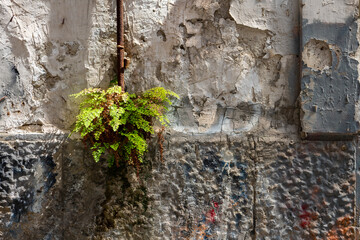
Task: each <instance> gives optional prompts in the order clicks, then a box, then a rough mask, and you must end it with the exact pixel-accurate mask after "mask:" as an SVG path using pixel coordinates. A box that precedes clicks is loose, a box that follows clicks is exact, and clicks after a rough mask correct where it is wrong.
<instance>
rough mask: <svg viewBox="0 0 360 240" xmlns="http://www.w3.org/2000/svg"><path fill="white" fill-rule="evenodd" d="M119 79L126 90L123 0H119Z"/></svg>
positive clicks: (119, 83)
mask: <svg viewBox="0 0 360 240" xmlns="http://www.w3.org/2000/svg"><path fill="white" fill-rule="evenodd" d="M116 16H117V60H118V67H117V79H118V85H119V86H121V89H122V91H125V80H124V70H125V69H124V4H123V0H117V8H116Z"/></svg>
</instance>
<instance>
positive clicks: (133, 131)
mask: <svg viewBox="0 0 360 240" xmlns="http://www.w3.org/2000/svg"><path fill="white" fill-rule="evenodd" d="M71 96H73V97H75V98H83V100H82V102H81V103H80V113H79V114H78V115H77V120H76V124H75V128H74V130H73V132H79V133H80V134H81V137H82V138H83V139H84V140H85V141H86V142H89V143H90V144H91V150H92V155H93V157H94V159H95V161H96V162H98V161H99V160H100V159H101V156H102V155H103V154H104V153H105V152H108V153H110V156H111V157H110V158H109V159H108V165H109V166H110V167H111V166H112V165H113V164H114V162H115V163H116V165H117V166H119V161H125V162H127V163H128V164H130V165H135V166H137V167H139V166H140V164H141V163H142V162H143V158H144V154H145V153H146V151H147V149H148V144H147V140H148V139H149V138H150V136H151V135H152V134H154V127H153V120H158V121H159V122H160V123H161V124H162V125H163V126H167V125H168V123H169V120H168V119H167V117H166V115H165V113H166V112H167V111H168V106H169V105H171V104H172V102H171V100H170V98H171V97H175V98H179V96H178V95H177V94H176V93H174V92H172V91H169V90H166V89H164V88H162V87H156V88H152V89H149V90H147V91H145V92H144V93H142V94H140V95H136V94H129V93H127V92H122V89H121V87H119V86H113V87H110V88H109V89H107V90H103V89H100V88H88V89H85V90H83V91H81V92H79V93H77V94H73V95H71Z"/></svg>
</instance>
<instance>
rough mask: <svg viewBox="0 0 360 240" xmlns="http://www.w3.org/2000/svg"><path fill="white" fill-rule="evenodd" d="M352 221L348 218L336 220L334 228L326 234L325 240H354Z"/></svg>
mask: <svg viewBox="0 0 360 240" xmlns="http://www.w3.org/2000/svg"><path fill="white" fill-rule="evenodd" d="M352 220H353V218H352V217H350V216H345V217H341V218H338V219H337V221H336V224H335V226H333V227H332V228H331V230H330V231H329V232H328V234H327V236H326V237H327V238H326V239H327V240H340V239H347V240H352V239H355V234H354V227H353V226H352V222H353V221H352Z"/></svg>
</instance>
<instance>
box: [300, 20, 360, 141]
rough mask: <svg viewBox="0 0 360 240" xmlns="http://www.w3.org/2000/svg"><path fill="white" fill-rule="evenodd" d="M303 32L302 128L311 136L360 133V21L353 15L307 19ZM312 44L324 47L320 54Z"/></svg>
mask: <svg viewBox="0 0 360 240" xmlns="http://www.w3.org/2000/svg"><path fill="white" fill-rule="evenodd" d="M302 33H303V35H302V40H303V45H302V52H303V63H304V64H303V67H302V80H301V94H300V99H301V110H302V117H301V120H302V131H303V132H304V133H306V134H307V135H308V136H310V137H311V135H312V136H316V137H321V136H323V137H331V136H349V135H353V134H355V133H357V131H358V129H359V122H358V121H357V119H356V117H355V115H356V114H355V113H356V109H355V106H356V104H357V102H358V94H359V82H358V61H357V60H356V59H354V58H352V57H351V55H352V54H354V53H355V51H356V50H357V48H358V46H359V43H358V40H357V22H356V21H353V18H349V19H348V21H347V22H346V23H345V24H327V23H312V24H307V20H306V19H305V20H304V21H303V30H302ZM325 42H326V44H325ZM310 43H313V44H311V45H307V44H310ZM326 45H328V46H326ZM310 46H314V47H315V48H314V49H319V47H320V51H318V54H316V51H310ZM321 48H323V49H324V51H321ZM329 51H330V52H329ZM330 53H331V56H330ZM308 54H310V55H309V56H310V57H311V60H310V58H308ZM311 54H312V55H311ZM319 54H320V55H319ZM316 56H317V57H316ZM316 59H317V60H316ZM315 60H316V61H315ZM319 70H321V71H319Z"/></svg>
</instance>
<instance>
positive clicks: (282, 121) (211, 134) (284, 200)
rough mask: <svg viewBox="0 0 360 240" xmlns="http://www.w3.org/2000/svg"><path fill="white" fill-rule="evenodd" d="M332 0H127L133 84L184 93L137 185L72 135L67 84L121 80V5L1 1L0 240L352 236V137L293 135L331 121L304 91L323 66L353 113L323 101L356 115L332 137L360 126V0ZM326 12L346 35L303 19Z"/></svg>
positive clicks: (323, 17) (72, 87)
mask: <svg viewBox="0 0 360 240" xmlns="http://www.w3.org/2000/svg"><path fill="white" fill-rule="evenodd" d="M320 2H321V3H320ZM340 2H341V3H338V2H336V3H335V1H316V2H315V0H312V1H310V0H307V1H303V2H299V1H295V0H262V1H252V0H242V1H240V0H221V1H220V0H192V1H188V0H170V1H162V0H157V1H155V0H140V1H138V0H136V1H135V0H128V1H126V3H125V13H126V14H125V16H126V17H125V19H126V20H125V23H126V52H127V55H128V57H130V58H131V65H130V68H129V69H127V70H126V83H127V90H128V91H130V92H136V91H142V90H145V89H147V88H150V87H154V86H165V87H166V88H169V89H171V90H173V91H175V92H177V93H178V94H179V95H180V96H181V99H180V100H179V101H177V102H176V103H175V105H174V107H173V108H172V109H171V111H170V113H169V117H170V119H171V126H170V128H169V130H168V133H167V135H166V141H165V150H166V151H165V161H164V163H162V162H161V161H160V160H159V156H158V152H157V146H156V144H155V143H156V139H155V138H154V139H153V141H152V142H151V147H150V151H149V153H148V155H147V161H146V164H145V166H144V167H143V169H142V173H141V178H140V181H138V180H137V178H136V171H135V170H134V169H133V168H131V167H127V166H122V167H121V168H119V169H108V168H107V167H106V166H105V165H106V164H105V163H103V164H101V163H99V164H96V163H94V161H93V160H92V158H91V155H90V154H89V149H87V148H85V147H84V146H83V145H82V143H81V142H80V141H79V139H77V138H76V136H75V137H74V138H73V139H66V136H67V133H68V132H69V130H70V129H71V126H72V124H73V123H74V119H75V118H74V116H75V115H76V102H75V101H74V99H71V98H70V97H69V94H71V93H75V92H78V91H79V90H81V89H83V88H85V87H88V86H101V87H106V86H107V85H108V84H109V81H110V80H111V79H112V78H113V76H114V65H115V57H114V55H115V53H116V52H115V47H116V39H115V27H116V26H115V21H114V20H115V19H114V16H115V6H116V4H115V1H113V0H106V1H98V0H77V1H73V0H64V1H55V0H51V1H45V0H38V1H36V2H34V3H30V2H28V1H25V0H17V1H16V2H15V1H13V0H3V1H2V3H1V4H0V16H1V17H0V32H1V34H0V43H1V44H0V53H1V55H0V56H1V58H0V69H1V72H2V74H1V76H0V86H1V88H0V99H2V97H3V96H5V98H4V99H3V100H1V101H0V132H1V138H0V163H1V167H0V213H1V215H0V239H6V240H7V239H355V235H354V234H355V230H354V229H355V225H356V224H357V222H358V221H357V220H356V219H355V216H356V214H355V209H356V207H355V206H356V204H357V202H356V201H355V199H356V197H355V192H354V189H355V182H356V179H355V176H356V174H355V173H356V172H358V171H357V169H358V167H357V166H355V165H356V164H355V163H356V162H358V161H359V157H357V156H358V155H359V154H358V152H359V151H357V149H358V143H357V139H356V138H354V139H347V140H346V141H345V140H344V139H343V140H342V141H305V140H301V138H300V134H299V132H300V131H301V130H302V131H303V132H307V133H308V132H311V131H307V130H306V129H310V130H311V129H315V130H316V131H317V130H318V129H319V128H318V126H321V127H322V129H323V130H324V131H320V133H323V132H325V131H326V130H328V131H329V132H331V133H332V132H333V130H332V128H328V125H326V124H320V123H319V124H315V125H311V124H312V123H315V122H314V121H313V122H311V121H308V122H306V123H304V121H306V119H307V118H306V117H307V115H306V111H305V114H303V113H304V109H305V110H306V108H307V107H308V106H309V107H310V110H311V109H312V108H311V107H312V106H313V105H314V104H316V102H317V98H316V97H318V96H319V97H322V96H321V95H317V94H313V95H314V96H316V97H313V98H311V99H306V96H307V95H306V91H307V88H306V87H307V86H308V85H309V84H308V85H306V84H305V83H306V81H307V78H306V77H309V78H314V79H317V78H318V77H319V76H322V74H323V75H324V74H325V75H326V76H328V75H329V73H328V72H326V73H323V71H325V70H326V71H330V72H334V73H333V75H334V74H335V75H336V74H338V75H341V76H342V77H344V79H345V80H344V81H349V82H350V83H351V84H353V85H354V86H353V85H351V84H350V83H349V84H350V85H351V86H350V85H348V84H345V85H342V82H341V80H340V79H337V78H336V79H334V84H333V85H334V86H336V89H343V90H344V89H347V90H346V91H351V94H352V95H351V94H350V93H349V99H350V100H351V101H349V103H348V108H344V111H345V110H346V111H347V113H348V114H347V115H343V114H338V112H337V110H338V108H339V107H341V106H342V105H339V106H338V105H336V107H334V106H330V105H329V106H328V107H327V109H326V111H334V114H338V115H339V116H340V117H339V118H336V121H337V123H338V122H339V121H340V123H341V124H345V123H344V121H348V120H349V121H351V123H350V125H351V126H354V128H352V130H351V131H350V130H349V131H347V130H346V129H345V128H343V125H341V124H337V125H336V126H338V125H339V126H340V127H341V129H342V130H344V131H341V134H342V133H344V132H345V133H348V132H351V134H354V133H355V132H356V126H357V125H356V124H357V123H356V121H357V119H358V117H357V115H358V113H357V105H358V104H357V99H358V89H357V85H358V81H357V78H358V73H357V68H358V67H359V66H358V64H357V60H356V59H358V58H359V56H358V55H359V51H358V49H357V48H358V46H357V39H355V37H358V36H357V35H358V32H359V31H357V23H356V21H357V20H356V17H355V16H356V14H357V6H358V1H340ZM307 4H308V5H307ZM315 9H318V10H319V11H318V12H316V13H312V12H311V11H310V10H314V11H315ZM330 9H331V14H332V15H331V16H330V15H327V14H325V12H329V11H330ZM349 12H351V13H353V15H351V14H350V15H351V16H352V19H353V21H352V22H351V24H350V23H349V24H350V25H351V34H350V33H349V34H348V35H342V34H341V32H339V31H340V30H339V29H342V28H344V29H345V28H346V29H348V27H349V26H350V25H349V24H348V22H346V19H344V17H343V16H344V15H343V13H349ZM314 16H316V17H314ZM300 18H302V19H303V20H304V19H307V20H308V21H307V22H306V24H307V27H306V28H303V30H304V31H303V35H300V28H301V26H303V25H304V24H303V22H304V21H303V22H301V21H300ZM329 19H330V20H329ZM328 21H333V22H332V25H331V26H333V25H336V27H335V30H336V31H337V32H336V31H335V32H336V33H339V38H336V37H333V38H330V37H329V35H326V34H325V33H326V32H324V31H322V32H320V33H324V34H325V35H322V36H319V35H314V36H312V35H311V34H313V33H314V34H315V30H314V29H312V30H311V31H310V30H307V29H309V26H310V25H311V26H315V25H316V26H318V27H321V26H323V25H322V24H321V23H324V24H327V23H328ZM345 23H346V24H347V25H346V24H345ZM344 24H345V25H344ZM326 26H327V28H326V29H328V32H331V30H332V29H333V28H332V27H331V26H330V25H329V26H328V25H326ZM338 30H339V31H338ZM349 32H350V31H349ZM304 33H305V34H304ZM320 33H318V34H320ZM327 37H328V38H327ZM300 39H302V40H303V42H302V43H301V41H300ZM305 40H306V41H305ZM339 41H340V42H339ZM342 43H344V44H343V45H341V44H342ZM353 43H354V44H353ZM335 45H339V49H340V50H341V53H342V54H341V61H340V60H339V65H336V64H335V62H334V54H335V55H336V49H337V48H335ZM341 46H343V48H342V47H341ZM319 49H320V50H321V49H325V50H324V51H323V50H321V51H318V50H319ZM301 58H302V62H303V64H302V65H303V67H302V69H301V71H302V72H300V65H301V61H300V59H301ZM329 59H330V60H331V61H330V60H329ZM339 59H340V58H339ZM327 60H328V61H327ZM340 62H341V64H340ZM350 63H351V64H350ZM334 64H335V65H334ZM340 65H341V66H344V68H346V69H347V67H349V69H350V70H351V71H350V72H349V71H347V70H346V69H345V70H341V71H340V70H339V69H340V68H337V66H340ZM334 66H335V67H334ZM308 68H309V69H310V70H311V71H310V70H309V71H308ZM324 69H325V70H324ZM341 69H342V68H341ZM301 73H302V75H301ZM306 74H308V75H306ZM325 75H324V76H325ZM335 75H334V76H335ZM336 76H337V75H336ZM301 77H303V78H301ZM324 79H325V78H324ZM324 79H323V80H324ZM332 79H333V78H331V77H330V79H327V80H329V81H332ZM327 80H324V81H323V82H324V83H322V82H321V83H322V84H323V85H326V82H325V81H327ZM300 83H302V85H301V84H300ZM316 83H317V84H320V81H318V82H316ZM310 85H311V84H310ZM300 86H302V88H301V89H300ZM352 86H353V87H352ZM318 88H319V89H320V88H321V86H320V85H319V86H318ZM300 90H302V93H301V95H300ZM329 91H330V90H329ZM316 93H318V92H316ZM329 94H330V93H329ZM334 94H337V95H336V96H337V97H339V98H341V99H340V100H343V98H344V99H345V97H344V96H345V95H342V92H341V91H334ZM350 95H351V96H350ZM298 96H300V97H301V99H300V100H301V103H302V104H301V107H300V106H299V105H300V104H298V101H297V99H298ZM336 96H335V95H334V98H336ZM350 97H351V98H350ZM308 100H309V101H308ZM310 100H311V101H312V102H310ZM320 100H322V99H320ZM320 100H319V101H320ZM340 102H341V101H340ZM341 103H343V102H341ZM306 104H308V105H306ZM300 110H302V112H301V111H300ZM300 112H301V114H300ZM318 113H319V116H320V115H321V116H322V112H321V111H320V112H318ZM300 115H301V117H300ZM304 116H305V117H304ZM326 116H328V115H326ZM326 116H322V118H321V119H325V120H326V121H325V122H324V121H323V122H322V123H326V122H329V123H333V122H332V121H329V120H330V119H331V118H330V117H326ZM331 116H332V115H331ZM319 119H320V117H319ZM300 120H301V121H302V122H301V121H300ZM345 125H346V124H345ZM331 126H333V125H331ZM301 127H303V129H301ZM311 127H312V128H311ZM353 130H354V131H353ZM341 134H339V136H340V137H339V138H341V136H342V135H341ZM359 179H360V178H359ZM359 179H358V181H359Z"/></svg>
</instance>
